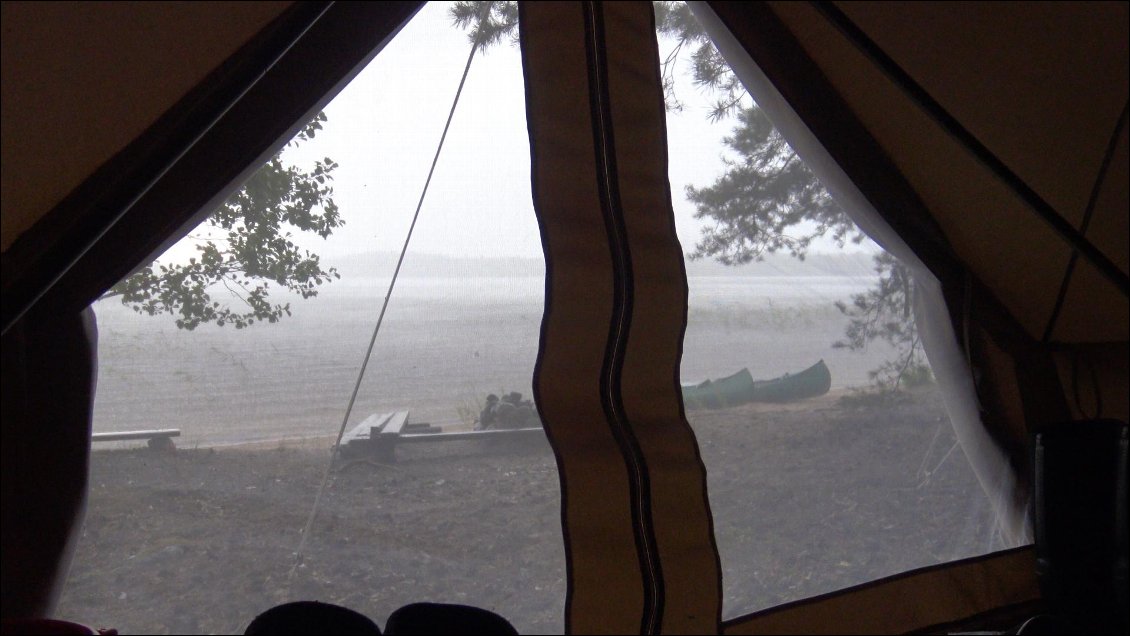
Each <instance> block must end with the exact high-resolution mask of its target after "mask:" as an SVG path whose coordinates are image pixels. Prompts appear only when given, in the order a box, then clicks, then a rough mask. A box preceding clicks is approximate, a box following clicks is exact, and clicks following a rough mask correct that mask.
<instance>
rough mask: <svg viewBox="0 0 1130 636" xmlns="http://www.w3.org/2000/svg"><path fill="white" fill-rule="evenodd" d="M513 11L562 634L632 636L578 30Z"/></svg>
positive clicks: (634, 624)
mask: <svg viewBox="0 0 1130 636" xmlns="http://www.w3.org/2000/svg"><path fill="white" fill-rule="evenodd" d="M521 11H522V13H521V20H522V22H521V25H522V26H521V44H522V58H523V66H524V71H525V75H526V78H527V88H526V118H527V121H528V122H529V129H530V146H531V155H532V158H533V159H532V162H531V163H532V171H533V174H532V175H531V178H532V181H533V198H534V209H535V210H536V211H537V215H538V223H539V224H540V226H541V231H542V246H543V249H544V250H545V261H546V277H547V281H546V307H545V316H544V318H543V319H542V341H541V348H540V350H539V352H538V362H537V368H536V370H535V373H534V392H535V396H536V401H537V404H538V411H539V413H540V414H541V418H542V421H543V422H544V424H545V427H546V431H547V433H548V435H549V438H550V441H551V443H552V444H553V447H554V451H555V453H556V454H557V458H558V470H559V471H560V472H561V491H562V492H561V499H562V516H563V519H562V523H563V525H564V530H565V542H566V563H567V569H568V597H567V600H566V607H565V612H566V620H565V624H566V629H567V630H568V631H571V632H576V633H636V632H639V631H640V629H641V622H642V621H643V615H644V613H645V612H644V604H645V592H644V586H645V581H644V575H643V573H642V572H641V568H642V564H641V562H640V556H639V555H638V552H637V543H636V535H635V531H634V529H633V525H634V524H635V525H637V526H638V524H639V520H638V518H637V519H635V522H634V521H633V519H634V518H635V517H636V515H635V514H633V510H634V508H633V504H634V502H633V501H632V500H633V497H632V492H631V486H630V484H629V480H628V471H629V468H628V466H627V465H626V463H625V458H624V456H623V454H622V451H621V447H620V444H619V443H618V441H617V439H616V437H615V435H614V433H613V429H612V427H613V426H615V423H614V422H611V421H609V420H610V419H611V418H610V415H609V413H608V411H607V408H608V405H607V404H606V403H605V400H604V399H603V396H602V393H603V391H602V372H603V371H604V366H605V357H606V351H607V349H608V347H609V346H610V343H609V340H610V338H611V337H612V335H610V332H611V330H612V328H613V320H614V318H615V317H616V316H615V315H614V312H615V310H616V308H615V307H614V306H613V304H614V293H615V292H614V288H613V285H614V284H615V272H614V271H613V262H612V254H611V252H610V247H609V238H608V236H607V228H606V219H605V214H604V213H603V212H602V201H601V191H600V184H599V183H598V173H597V164H596V159H595V158H596V148H594V141H593V126H594V121H593V113H592V110H591V108H590V96H589V90H590V89H589V67H588V54H587V50H586V48H587V47H586V20H585V15H584V12H583V8H582V5H581V3H575V2H553V3H533V4H523V5H522V7H521ZM596 493H599V495H597V496H593V495H594V494H596Z"/></svg>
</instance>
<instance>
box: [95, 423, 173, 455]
mask: <svg viewBox="0 0 1130 636" xmlns="http://www.w3.org/2000/svg"><path fill="white" fill-rule="evenodd" d="M174 437H180V429H179V428H158V429H153V430H148V431H116V432H113V433H93V434H92V435H91V436H90V441H91V442H125V441H129V440H135V439H144V440H148V442H149V448H152V449H153V450H166V451H168V450H175V449H176V445H175V444H173V438H174Z"/></svg>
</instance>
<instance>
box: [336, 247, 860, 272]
mask: <svg viewBox="0 0 1130 636" xmlns="http://www.w3.org/2000/svg"><path fill="white" fill-rule="evenodd" d="M396 258H397V254H395V253H393V252H376V253H372V254H348V255H342V256H333V257H325V258H324V259H323V260H324V261H325V263H326V264H327V265H330V266H333V267H336V268H337V269H338V271H339V272H340V273H341V275H342V277H343V278H354V277H361V278H364V277H370V276H374V275H388V274H391V273H392V271H393V269H394V268H395V267H396ZM544 274H545V263H544V261H543V260H542V259H541V258H532V257H528V258H517V257H513V258H487V257H457V256H443V255H439V254H413V253H409V254H408V256H407V257H406V258H405V261H404V267H403V269H402V271H401V275H402V276H410V277H428V278H432V277H434V278H453V277H475V276H490V277H496V276H497V277H522V276H543V275H544ZM687 275H688V276H774V277H776V276H851V277H859V276H863V277H869V276H874V271H873V263H872V254H870V253H868V252H847V253H809V254H808V256H807V257H806V258H805V259H804V260H803V261H801V260H798V259H796V258H793V257H792V256H789V255H787V254H770V255H768V256H766V257H765V260H763V261H761V262H759V263H749V264H747V265H739V266H728V265H722V264H721V263H718V262H716V261H708V260H699V261H687Z"/></svg>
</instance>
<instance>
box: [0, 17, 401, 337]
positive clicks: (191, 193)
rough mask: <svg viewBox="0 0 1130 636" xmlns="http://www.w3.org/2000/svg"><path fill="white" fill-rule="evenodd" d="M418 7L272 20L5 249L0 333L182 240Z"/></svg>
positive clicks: (85, 300) (70, 302) (86, 294)
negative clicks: (52, 300) (52, 299)
mask: <svg viewBox="0 0 1130 636" xmlns="http://www.w3.org/2000/svg"><path fill="white" fill-rule="evenodd" d="M419 7H420V3H418V2H384V3H372V4H365V3H346V4H334V5H330V6H329V7H327V6H325V5H320V4H304V3H303V4H299V5H296V6H295V7H293V8H292V10H290V11H288V12H286V13H285V14H284V15H283V16H281V17H280V18H279V19H278V20H276V21H275V22H273V23H272V24H271V25H270V26H269V27H268V28H267V29H265V30H264V31H263V32H261V33H260V34H259V35H258V36H257V37H256V38H254V39H253V40H252V41H251V42H249V43H248V44H247V45H246V46H245V47H243V49H241V50H240V52H239V53H238V54H236V55H235V56H233V57H232V58H231V59H229V60H227V61H226V62H225V63H224V64H223V65H222V66H221V67H220V68H219V69H217V70H216V71H214V72H213V74H212V75H210V76H209V78H208V79H207V80H205V81H204V82H203V83H202V84H201V85H200V86H198V87H196V89H194V90H193V91H192V92H191V93H190V94H189V95H188V96H187V97H185V98H184V99H182V100H181V101H180V102H178V103H177V104H176V105H175V106H174V107H173V108H171V109H170V110H169V111H168V112H166V113H165V114H164V115H163V116H162V117H161V119H160V120H159V121H158V122H157V123H156V124H154V125H153V126H151V127H150V128H149V129H147V130H146V131H145V133H144V134H143V135H141V136H140V137H139V138H137V139H135V140H134V141H133V142H132V143H130V145H129V146H127V147H126V148H125V149H124V150H122V151H121V152H120V153H118V154H117V155H115V156H114V157H113V158H112V159H111V160H109V161H108V162H107V163H105V164H104V165H102V166H101V167H99V169H98V170H97V171H96V172H95V173H94V174H93V175H91V176H90V177H89V178H88V179H87V180H86V181H84V182H83V183H82V184H80V185H79V186H78V187H77V188H75V190H74V191H72V192H71V193H70V194H69V195H68V196H67V198H66V199H64V200H63V201H62V202H61V203H60V204H59V205H58V206H56V207H55V208H54V209H53V210H52V211H51V212H50V213H48V214H47V215H46V216H45V217H44V218H42V219H40V221H39V222H38V223H37V224H36V225H35V226H34V227H33V228H32V229H31V230H29V231H27V232H25V233H24V234H23V235H22V236H21V237H20V240H19V241H17V242H16V243H14V244H13V245H12V247H11V248H9V249H7V250H5V251H4V254H3V274H2V275H3V289H4V299H5V302H4V306H3V308H2V311H3V325H4V329H5V330H7V328H8V327H9V326H10V325H11V324H12V322H13V320H14V319H15V318H16V317H18V316H19V315H20V314H21V313H22V312H23V311H24V310H26V308H27V307H30V306H31V305H32V304H34V302H35V301H36V299H38V298H39V297H40V296H41V295H43V294H44V293H46V292H47V290H48V289H51V288H52V287H54V289H53V293H56V294H59V295H60V296H65V299H63V300H61V301H60V303H61V304H64V305H66V306H68V307H74V308H75V309H76V310H77V309H80V308H82V307H85V306H86V305H88V304H89V303H91V302H93V301H94V300H95V299H96V298H98V296H100V295H101V294H102V293H103V292H104V291H105V290H106V289H109V288H110V287H111V286H112V285H114V284H115V283H116V282H117V281H119V280H121V279H122V278H123V277H125V276H126V275H127V274H129V273H130V272H131V271H132V270H133V269H134V268H136V267H138V266H141V265H142V264H144V263H146V262H149V261H151V260H152V259H153V258H154V257H156V256H157V255H159V254H160V253H161V252H162V251H163V250H164V249H166V248H167V247H169V246H170V245H172V243H174V242H176V241H177V240H178V239H180V238H181V237H183V236H184V235H185V234H187V233H188V232H189V231H190V230H191V229H192V228H193V227H195V226H196V225H197V224H198V223H199V221H200V220H201V219H202V218H203V217H204V216H205V215H207V214H208V213H209V211H210V210H213V209H215V207H216V206H217V205H218V204H219V203H220V202H222V201H223V200H224V198H226V196H227V195H228V193H230V192H231V191H232V190H233V189H235V188H236V187H237V186H238V184H239V183H241V182H242V181H243V180H244V179H246V178H247V177H249V176H250V175H251V173H252V172H254V170H255V169H256V168H255V166H258V165H261V164H262V163H263V162H265V161H266V160H267V158H269V157H270V156H271V155H273V154H274V153H275V152H276V151H277V150H278V148H280V147H281V146H282V145H283V144H284V143H286V141H287V140H289V139H290V138H291V137H292V136H293V135H294V133H295V132H297V131H298V129H299V128H301V126H302V125H303V124H304V123H305V122H307V121H309V120H310V119H311V118H312V117H313V116H314V114H315V113H316V112H317V111H318V110H319V109H320V108H321V107H322V106H323V105H324V104H326V103H327V102H328V101H329V100H330V99H332V98H333V96H334V95H336V94H337V92H338V91H339V90H341V88H342V87H343V86H344V85H345V84H346V83H347V82H348V81H349V79H350V78H352V77H353V75H355V74H356V73H357V72H359V71H360V69H361V68H363V67H364V65H365V64H366V63H367V62H368V60H370V59H372V57H373V56H375V55H376V54H377V52H378V51H379V50H380V48H381V47H383V45H384V43H385V42H387V41H388V40H389V39H390V38H391V37H392V36H393V35H395V33H396V32H397V31H398V30H399V28H400V26H401V25H402V24H403V23H404V22H405V21H406V20H407V19H408V18H409V17H410V16H411V15H413V14H414V13H415V11H416V10H417V9H419ZM315 60H316V61H317V63H312V62H313V61H315ZM295 86H301V87H303V90H295V89H294V87H295ZM28 99H32V98H31V97H28ZM33 101H34V100H33ZM216 157H224V158H225V160H224V161H217V160H216V159H215V158H216Z"/></svg>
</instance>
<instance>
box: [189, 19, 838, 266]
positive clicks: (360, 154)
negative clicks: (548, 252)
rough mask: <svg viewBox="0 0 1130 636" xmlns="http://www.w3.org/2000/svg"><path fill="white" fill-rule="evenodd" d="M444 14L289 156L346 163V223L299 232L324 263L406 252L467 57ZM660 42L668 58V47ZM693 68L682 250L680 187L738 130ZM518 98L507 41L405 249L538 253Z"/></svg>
mask: <svg viewBox="0 0 1130 636" xmlns="http://www.w3.org/2000/svg"><path fill="white" fill-rule="evenodd" d="M448 9H449V3H446V2H430V3H428V4H427V5H426V6H424V7H423V9H421V11H420V12H419V13H418V14H417V15H416V17H415V18H414V19H413V20H412V21H411V22H410V23H409V24H407V25H406V26H405V27H404V29H403V30H402V31H401V32H400V34H399V35H397V37H396V38H394V39H393V40H392V42H390V43H389V45H388V46H386V47H385V49H384V50H383V51H381V53H380V54H379V55H378V56H377V57H376V59H375V60H374V61H373V62H372V63H370V64H369V66H368V67H367V68H365V69H364V70H363V71H361V73H360V74H359V75H358V76H357V77H356V78H355V79H354V80H353V82H352V83H351V84H350V85H349V86H347V87H346V88H345V89H344V90H342V92H341V93H340V94H339V95H338V96H337V97H336V98H335V99H334V100H333V101H332V102H331V103H330V104H329V105H328V106H327V107H326V109H325V113H326V116H327V118H328V121H327V122H326V124H325V128H324V130H323V131H322V132H320V133H319V134H318V136H317V138H316V139H315V140H313V141H311V142H307V143H305V144H303V145H302V146H301V147H299V148H296V149H291V150H288V151H287V154H286V155H285V156H286V158H287V160H288V161H292V162H294V163H295V164H297V165H300V166H306V167H310V166H312V163H313V161H314V160H315V159H319V158H322V157H330V158H332V159H333V160H334V161H336V162H337V163H338V164H339V165H340V167H339V168H338V169H337V171H336V172H335V173H334V175H335V181H334V191H335V195H334V200H335V201H336V202H337V204H338V207H339V208H340V210H341V213H342V216H343V218H344V219H345V221H346V226H345V227H344V228H342V229H340V230H338V231H337V232H335V233H334V235H333V236H332V237H331V238H330V239H329V240H326V241H323V240H321V239H319V238H317V237H312V238H309V239H308V238H304V237H299V238H301V241H300V244H302V245H304V246H307V247H309V248H310V249H312V250H315V251H316V252H317V253H319V254H321V255H323V256H324V257H325V259H326V262H327V263H329V264H332V262H333V257H334V256H335V255H342V254H351V253H359V252H371V251H373V250H378V251H399V249H400V246H401V244H402V242H403V241H404V236H405V233H406V232H407V230H408V226H409V223H410V221H411V218H412V213H413V211H414V210H415V206H416V202H417V199H418V198H419V196H420V190H421V188H422V186H423V184H424V180H425V177H426V176H427V171H428V167H429V166H430V164H431V160H432V156H433V154H434V152H435V148H436V144H437V143H438V141H439V137H440V134H441V132H442V130H443V124H444V121H445V119H446V117H447V113H448V109H449V108H450V107H451V100H452V98H453V97H454V95H455V91H456V88H457V86H458V84H459V78H460V75H461V73H462V71H463V67H464V64H465V63H466V59H467V54H468V53H469V51H470V43H469V41H468V39H467V35H466V33H465V32H464V31H463V30H461V29H456V28H455V27H454V26H452V24H451V20H450V18H449V17H448ZM660 46H661V53H665V50H666V49H669V47H670V46H671V44H670V43H669V42H661V44H660ZM687 64H688V62H687V61H686V60H684V61H683V62H682V63H681V64H680V67H679V72H678V73H677V75H676V77H677V79H678V81H679V84H678V85H677V91H678V96H679V99H680V100H681V101H682V102H683V103H684V104H685V108H684V110H683V111H682V112H680V113H673V114H669V116H668V139H669V144H670V148H671V153H670V156H671V167H670V177H671V186H672V188H671V190H672V194H673V197H674V202H673V203H674V208H675V217H676V226H677V228H678V232H679V236H680V239H681V241H682V243H683V248H684V251H689V250H690V249H691V248H693V244H694V242H695V240H696V239H697V237H698V236H699V234H700V230H701V226H702V223H701V222H700V221H696V220H695V219H694V218H693V213H694V207H693V205H691V204H689V203H688V202H687V201H686V200H685V197H684V194H683V193H684V187H685V186H686V185H687V184H694V185H696V186H703V185H708V184H710V183H712V182H713V180H714V178H715V177H716V176H717V175H718V174H720V172H721V170H722V161H721V159H720V156H721V154H722V152H723V146H722V143H721V140H722V138H723V137H724V136H725V135H726V134H727V133H728V132H729V131H730V129H731V128H732V125H733V124H732V120H730V121H723V122H720V123H716V124H711V123H710V122H709V121H708V119H707V117H706V114H707V112H708V111H709V106H710V103H711V100H710V96H709V95H707V94H705V93H703V92H702V91H700V90H699V89H697V88H695V87H694V86H693V85H692V84H691V83H690V81H689V78H688V72H689V70H688V67H687ZM523 92H524V87H523V83H522V63H521V56H520V54H519V51H518V48H517V46H512V45H510V44H509V43H506V42H504V43H502V44H500V45H496V46H494V47H492V48H490V49H489V50H488V51H487V52H486V53H485V54H483V53H481V52H480V53H478V54H476V57H475V60H474V62H473V64H472V66H471V71H470V74H469V76H468V78H467V84H466V87H465V88H464V90H463V95H462V97H461V99H460V102H459V106H458V109H457V110H456V113H455V118H454V120H453V122H452V125H451V131H450V132H449V133H448V137H447V141H446V144H445V146H444V149H443V154H442V156H441V157H440V161H439V165H438V167H437V169H436V174H435V176H434V178H433V180H432V184H431V188H430V190H429V192H428V195H427V199H426V200H425V203H424V207H423V211H422V213H421V217H420V221H419V224H418V225H417V228H416V232H415V234H414V236H413V239H412V246H411V250H410V253H431V254H443V255H452V256H523V257H540V256H541V243H540V238H539V234H538V228H537V221H536V219H535V217H534V213H533V207H532V203H531V198H530V164H529V137H528V134H527V130H526V117H525V104H524V95H523ZM815 247H818V246H815ZM185 251H187V250H185V249H184V246H181V248H180V249H178V250H176V252H180V253H184V252H185Z"/></svg>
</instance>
